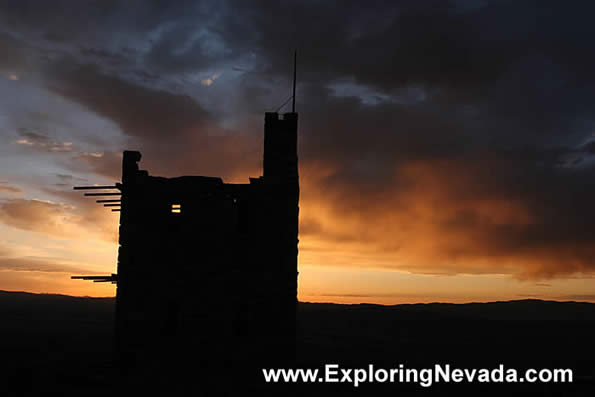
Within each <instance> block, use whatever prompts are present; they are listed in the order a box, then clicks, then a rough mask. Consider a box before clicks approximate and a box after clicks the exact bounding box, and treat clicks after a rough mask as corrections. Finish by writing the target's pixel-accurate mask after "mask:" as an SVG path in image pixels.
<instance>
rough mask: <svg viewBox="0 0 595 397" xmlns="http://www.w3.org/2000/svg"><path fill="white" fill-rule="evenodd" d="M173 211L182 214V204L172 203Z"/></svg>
mask: <svg viewBox="0 0 595 397" xmlns="http://www.w3.org/2000/svg"><path fill="white" fill-rule="evenodd" d="M171 212H172V213H173V214H180V213H182V204H172V205H171Z"/></svg>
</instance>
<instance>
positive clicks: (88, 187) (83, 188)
mask: <svg viewBox="0 0 595 397" xmlns="http://www.w3.org/2000/svg"><path fill="white" fill-rule="evenodd" d="M72 189H73V190H94V189H117V188H116V185H112V186H75V187H73V188H72Z"/></svg>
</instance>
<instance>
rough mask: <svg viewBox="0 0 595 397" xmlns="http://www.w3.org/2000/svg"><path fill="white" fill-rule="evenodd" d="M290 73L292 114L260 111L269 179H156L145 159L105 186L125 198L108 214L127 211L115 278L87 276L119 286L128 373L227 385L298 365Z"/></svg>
mask: <svg viewBox="0 0 595 397" xmlns="http://www.w3.org/2000/svg"><path fill="white" fill-rule="evenodd" d="M294 64H295V58H294ZM295 75H296V74H295V70H294V83H293V98H292V99H293V104H292V112H291V113H285V114H279V113H277V112H274V113H273V112H269V113H266V114H265V123H264V153H263V157H264V158H263V176H261V177H258V178H250V183H247V184H228V183H224V182H223V181H222V180H221V178H217V177H206V176H181V177H176V178H163V177H158V176H152V175H149V173H148V172H147V171H145V170H140V169H139V166H138V163H139V161H140V160H141V154H140V153H139V152H136V151H125V152H124V155H123V159H122V183H117V184H116V185H115V186H114V187H109V188H113V189H118V190H119V191H120V192H121V193H105V194H113V195H120V194H121V198H120V199H119V200H105V201H110V202H111V201H116V202H119V203H120V204H119V205H120V208H119V209H118V208H116V209H112V211H120V230H119V243H120V247H119V251H118V273H117V275H112V276H105V277H101V280H99V279H97V277H95V278H93V277H92V278H90V279H94V280H95V281H112V282H117V292H116V348H117V352H118V354H119V357H120V358H121V360H122V363H123V365H124V366H125V367H130V368H142V367H145V366H153V367H155V366H157V367H159V366H160V365H163V364H162V363H167V364H166V365H164V368H163V370H164V371H165V373H166V372H167V370H171V371H174V372H175V373H176V374H178V373H179V372H180V371H189V373H188V376H187V379H188V380H193V379H194V378H195V377H196V376H197V375H198V374H202V376H203V379H202V381H203V382H212V383H213V385H215V386H216V387H219V388H220V387H221V385H222V384H225V382H223V381H224V380H232V379H233V378H234V377H238V376H245V377H246V379H245V380H247V381H255V380H261V378H262V376H261V372H260V368H263V367H269V368H272V367H287V366H289V365H291V364H292V363H293V360H294V358H295V338H296V309H297V276H298V271H297V270H298V269H297V258H298V216H299V207H298V204H299V193H300V190H299V177H298V156H297V128H298V115H297V113H296V112H295ZM87 188H89V187H87ZM102 202H103V201H102ZM105 205H114V204H105ZM188 360H192V366H191V367H188V366H186V365H184V364H183V363H186V362H187V361H188ZM165 367H167V368H165ZM230 368H231V369H232V371H231V372H230V371H229V369H230ZM250 369H252V370H253V371H251V370H250ZM233 380H234V381H237V379H233ZM237 384H238V385H242V382H239V381H238V382H237Z"/></svg>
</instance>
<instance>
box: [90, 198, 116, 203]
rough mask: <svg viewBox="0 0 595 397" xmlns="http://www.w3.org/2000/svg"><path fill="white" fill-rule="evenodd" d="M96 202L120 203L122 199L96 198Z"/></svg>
mask: <svg viewBox="0 0 595 397" xmlns="http://www.w3.org/2000/svg"><path fill="white" fill-rule="evenodd" d="M95 202H96V203H120V202H122V200H120V199H113V200H96V201H95Z"/></svg>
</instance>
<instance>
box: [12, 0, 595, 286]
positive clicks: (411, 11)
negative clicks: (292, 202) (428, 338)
mask: <svg viewBox="0 0 595 397" xmlns="http://www.w3.org/2000/svg"><path fill="white" fill-rule="evenodd" d="M26 3H27V2H19V3H18V4H17V3H15V4H13V5H10V6H9V7H8V8H6V6H4V8H5V9H4V10H3V12H2V15H4V16H5V19H6V20H7V21H11V22H10V23H8V24H7V25H6V26H7V29H9V30H11V31H19V30H21V31H27V32H37V33H39V34H41V36H43V37H45V38H47V39H48V40H50V41H51V42H53V43H61V45H64V43H66V44H68V43H70V44H71V45H72V46H73V48H76V51H75V52H74V53H72V54H71V57H70V58H68V57H63V58H62V60H61V61H58V62H55V63H51V67H48V68H47V69H44V76H45V77H46V79H47V84H48V86H49V87H51V89H52V90H53V92H55V93H59V94H60V95H62V96H64V97H66V98H68V99H70V100H72V101H76V102H78V103H81V104H82V105H84V106H85V107H87V108H88V109H90V110H91V111H93V112H95V113H97V114H99V115H101V116H103V117H106V118H108V119H111V120H113V121H115V122H116V123H117V124H118V125H119V127H120V128H121V130H122V132H123V133H124V134H125V135H126V136H127V137H128V138H130V142H132V143H133V146H134V147H137V148H140V149H141V150H142V151H143V153H144V155H145V157H144V158H145V159H146V161H148V164H149V169H153V168H157V169H161V170H163V172H164V173H169V174H175V173H196V171H197V170H200V173H201V174H214V175H217V174H226V175H236V174H238V173H242V172H243V173H244V174H246V173H248V171H247V170H249V171H250V173H251V171H252V170H257V168H258V166H257V164H258V162H259V156H260V155H261V153H260V138H258V139H255V138H254V137H255V136H258V135H256V134H257V132H256V130H255V128H256V127H252V126H253V125H254V122H253V120H252V119H251V120H248V121H247V124H246V125H247V126H249V127H247V129H248V130H249V131H248V133H247V134H246V133H243V134H242V133H240V131H237V130H236V129H229V128H223V127H222V126H221V125H222V122H223V121H224V120H222V119H221V118H220V115H219V114H218V113H217V114H215V112H213V111H208V110H206V109H205V107H204V106H202V105H201V104H200V101H198V100H197V99H196V98H193V97H191V96H190V95H186V94H176V93H172V91H171V90H168V89H165V88H163V87H158V86H156V85H153V84H156V82H157V81H158V80H159V78H160V77H159V76H178V77H179V76H182V77H183V78H185V76H186V74H187V73H192V72H206V71H210V72H212V71H213V68H215V69H217V68H226V67H227V68H229V70H231V71H233V72H236V73H240V75H239V77H238V78H237V80H236V82H237V84H236V85H235V86H234V88H233V89H234V90H235V91H237V96H238V98H240V100H239V101H238V103H239V104H241V107H242V109H244V108H248V109H249V110H250V111H254V112H261V109H265V108H270V107H271V103H276V101H282V100H283V99H284V98H283V96H284V95H285V94H284V92H285V91H283V90H285V88H286V87H288V86H289V82H288V77H289V76H290V73H289V72H290V68H291V54H292V51H293V49H294V48H298V50H299V71H298V76H299V86H298V111H299V112H300V123H301V124H300V156H301V160H302V163H301V164H302V171H301V175H302V183H303V187H304V188H303V196H302V197H303V200H302V208H303V212H302V214H303V216H302V222H303V225H304V226H305V227H304V228H303V229H304V230H303V231H302V232H303V235H304V236H305V238H311V239H318V240H320V241H325V242H327V243H328V244H327V247H333V246H334V245H339V244H347V243H353V242H360V243H362V245H364V246H367V247H369V252H370V255H374V253H377V252H382V253H385V254H386V255H388V256H391V255H392V256H394V258H395V260H394V265H391V266H393V267H398V268H400V269H407V270H412V271H418V272H422V273H423V272H438V271H446V272H452V273H456V272H469V273H485V272H492V273H498V272H503V273H517V274H520V275H521V276H522V277H543V276H546V277H548V276H554V275H558V274H568V273H572V272H593V271H594V270H595V259H594V258H595V251H594V249H593V248H592V247H594V246H595V244H594V243H595V230H594V228H593V226H592V225H593V224H595V217H594V215H593V214H594V212H593V210H592V203H593V202H594V199H595V185H593V183H592V181H593V177H594V176H595V175H594V173H595V171H594V168H593V160H594V159H593V155H595V151H594V149H593V135H592V134H593V128H594V127H595V108H594V106H595V105H594V104H593V101H592V98H591V97H592V92H593V90H594V88H595V79H594V78H593V75H592V70H593V69H594V68H595V55H594V54H593V51H592V43H591V40H592V39H591V38H592V37H593V36H594V35H595V31H594V30H595V28H594V27H593V26H594V25H593V24H592V23H591V21H590V18H591V15H592V11H593V10H592V8H593V7H592V6H591V5H590V3H583V2H573V3H571V4H562V3H561V2H550V1H541V2H511V1H486V2H480V3H476V2H464V1H454V2H446V1H429V2H414V1H408V2H394V1H387V2H381V1H376V2H374V1H373V2H359V1H358V2H355V1H354V2H336V3H335V2H310V1H299V2H297V1H296V2H273V1H271V2H256V3H255V2H250V3H248V2H240V1H237V2H234V1H230V2H182V3H181V2H171V3H166V2H142V1H140V2H116V1H112V2H97V3H91V5H85V6H83V5H80V4H79V3H74V4H72V3H69V4H70V8H69V10H70V11H69V14H68V16H66V14H64V12H63V11H57V10H60V8H59V7H56V6H55V4H52V5H51V7H50V6H49V5H45V3H44V4H41V5H40V4H39V3H35V4H33V3H31V6H30V7H28V8H26V7H25V6H23V4H26ZM42 20H43V21H44V22H47V23H42ZM15 21H19V22H18V23H17V22H15ZM119 43H123V44H119ZM0 45H1V42H0ZM88 63H95V65H88ZM139 65H140V66H139ZM246 65H249V66H246ZM119 68H120V69H121V70H122V71H123V72H122V73H120V74H118V73H117V71H118V69H119ZM104 69H109V70H110V71H111V72H109V73H108V72H107V71H106V70H104ZM131 70H133V72H132V74H133V75H134V76H135V77H136V78H137V79H138V80H139V81H141V82H143V84H144V85H139V84H138V82H135V81H132V80H130V79H127V78H126V76H127V75H130V71H131ZM114 71H115V73H114ZM184 81H185V80H184ZM216 84H217V83H215V85H214V86H216ZM272 87H273V88H272ZM277 87H278V88H277ZM280 93H281V94H280ZM226 105H227V103H226ZM220 106H224V105H220ZM235 106H238V107H239V105H235ZM242 109H240V108H238V109H237V112H238V113H240V112H241V111H242ZM251 137H252V138H251ZM188 148H192V151H189V150H188ZM222 158H225V159H226V161H225V162H224V163H225V165H221V159H222ZM80 159H81V161H86V162H87V163H88V164H92V166H93V168H94V169H95V170H96V171H97V172H98V173H101V174H103V175H110V176H112V175H113V176H117V173H118V158H117V156H116V154H115V153H111V152H110V153H107V152H106V153H104V154H102V156H97V155H94V154H87V155H86V156H80ZM144 161H145V160H143V162H144ZM145 164H147V163H145ZM310 208H318V210H314V209H312V210H310ZM320 208H325V209H326V210H325V211H326V212H324V214H322V213H318V212H316V211H322V210H320ZM323 215H324V216H323ZM306 243H307V240H306Z"/></svg>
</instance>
